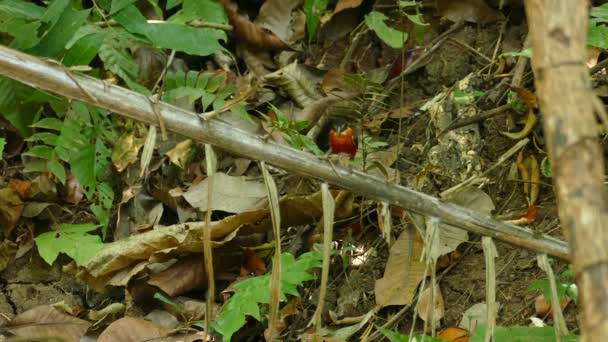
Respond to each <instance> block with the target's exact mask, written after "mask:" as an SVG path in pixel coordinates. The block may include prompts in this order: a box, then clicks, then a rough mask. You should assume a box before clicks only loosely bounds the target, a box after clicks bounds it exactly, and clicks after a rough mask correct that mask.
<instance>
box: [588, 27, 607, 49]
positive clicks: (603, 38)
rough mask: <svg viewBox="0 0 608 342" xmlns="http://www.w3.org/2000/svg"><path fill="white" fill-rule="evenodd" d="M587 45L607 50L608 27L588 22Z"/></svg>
mask: <svg viewBox="0 0 608 342" xmlns="http://www.w3.org/2000/svg"><path fill="white" fill-rule="evenodd" d="M587 45H589V46H592V47H597V48H600V49H606V48H608V27H606V26H605V25H595V24H593V23H591V22H590V23H589V27H588V29H587Z"/></svg>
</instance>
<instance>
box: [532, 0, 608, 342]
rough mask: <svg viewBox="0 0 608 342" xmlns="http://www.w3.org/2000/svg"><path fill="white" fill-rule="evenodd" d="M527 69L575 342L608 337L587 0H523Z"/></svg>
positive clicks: (606, 236)
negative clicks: (562, 245) (550, 182)
mask: <svg viewBox="0 0 608 342" xmlns="http://www.w3.org/2000/svg"><path fill="white" fill-rule="evenodd" d="M525 5H526V15H527V17H528V26H529V28H530V37H531V42H532V51H533V56H532V68H533V71H534V78H535V84H536V90H537V93H538V97H539V104H540V109H541V112H542V115H543V126H544V131H545V138H546V140H547V147H548V152H549V158H550V160H551V165H552V167H553V174H554V178H553V179H554V182H555V188H556V194H557V203H558V210H559V217H560V220H561V223H562V227H563V228H564V236H565V237H566V239H567V240H568V242H569V244H570V248H571V250H572V253H573V264H574V271H575V275H576V281H577V284H578V286H579V289H580V293H581V296H580V297H581V301H580V302H581V304H582V309H583V313H584V322H583V324H582V329H581V330H582V335H583V341H604V340H606V339H607V338H608V285H607V284H608V231H606V229H605V227H604V223H605V222H608V210H607V207H606V199H607V197H606V189H605V186H604V173H605V170H604V158H603V152H602V148H601V146H600V143H599V139H598V134H599V132H598V129H597V120H596V118H595V116H594V113H593V101H594V98H593V96H595V95H594V93H593V90H592V89H591V83H590V79H589V76H588V70H587V67H586V65H585V60H586V56H587V50H586V41H587V40H586V39H587V37H586V36H587V20H588V16H589V13H588V10H587V1H569V0H567V1H564V0H526V2H525Z"/></svg>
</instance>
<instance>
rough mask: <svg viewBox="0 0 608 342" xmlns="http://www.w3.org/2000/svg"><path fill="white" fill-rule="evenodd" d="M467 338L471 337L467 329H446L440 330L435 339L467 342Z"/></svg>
mask: <svg viewBox="0 0 608 342" xmlns="http://www.w3.org/2000/svg"><path fill="white" fill-rule="evenodd" d="M469 336H471V333H470V332H469V331H468V330H467V329H463V328H458V327H448V328H445V329H443V330H441V331H440V332H439V334H438V335H437V338H440V339H443V340H447V341H453V342H468V341H469Z"/></svg>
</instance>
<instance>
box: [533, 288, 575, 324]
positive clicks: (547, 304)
mask: <svg viewBox="0 0 608 342" xmlns="http://www.w3.org/2000/svg"><path fill="white" fill-rule="evenodd" d="M570 301H571V299H570V297H568V296H563V297H562V298H560V300H559V307H560V309H561V311H564V309H565V308H566V306H568V304H570ZM534 309H535V310H536V315H538V317H543V318H544V317H547V318H553V308H552V307H551V301H550V300H548V299H546V298H545V296H544V295H543V294H540V295H538V297H536V300H535V301H534Z"/></svg>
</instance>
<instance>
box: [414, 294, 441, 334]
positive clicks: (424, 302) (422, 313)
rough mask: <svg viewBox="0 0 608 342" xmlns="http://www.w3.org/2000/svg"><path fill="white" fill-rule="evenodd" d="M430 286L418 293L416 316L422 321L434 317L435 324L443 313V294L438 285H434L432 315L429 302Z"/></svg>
mask: <svg viewBox="0 0 608 342" xmlns="http://www.w3.org/2000/svg"><path fill="white" fill-rule="evenodd" d="M431 295H432V291H431V287H430V286H429V287H427V288H426V289H424V291H422V293H420V298H419V299H418V317H420V318H421V319H422V320H423V321H430V320H431V318H432V317H434V318H435V322H436V325H437V324H439V321H440V320H441V319H442V318H443V316H444V315H445V303H444V301H443V295H442V294H441V289H440V288H439V286H436V287H435V309H434V310H435V314H434V316H433V312H432V310H433V303H432V302H431Z"/></svg>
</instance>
